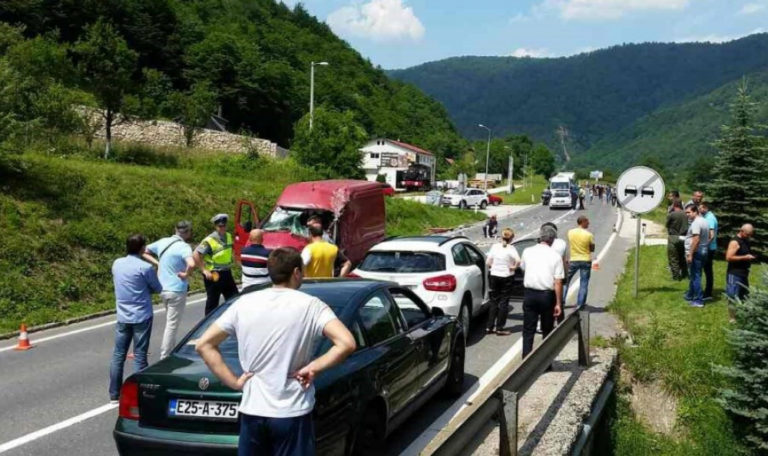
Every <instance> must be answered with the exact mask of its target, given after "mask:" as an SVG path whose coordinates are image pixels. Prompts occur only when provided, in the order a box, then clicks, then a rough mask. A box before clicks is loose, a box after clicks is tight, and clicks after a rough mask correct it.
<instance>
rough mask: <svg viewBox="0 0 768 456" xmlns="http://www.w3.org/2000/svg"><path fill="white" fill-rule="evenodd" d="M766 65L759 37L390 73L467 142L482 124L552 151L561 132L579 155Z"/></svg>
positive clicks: (445, 63) (468, 60) (446, 63)
mask: <svg viewBox="0 0 768 456" xmlns="http://www.w3.org/2000/svg"><path fill="white" fill-rule="evenodd" d="M765 68H768V34H765V33H764V34H756V35H751V36H748V37H745V38H742V39H739V40H735V41H731V42H728V43H723V44H713V43H685V44H673V43H644V44H628V45H621V46H614V47H611V48H607V49H602V50H598V51H593V52H589V53H584V54H579V55H575V56H572V57H563V58H544V59H539V58H515V57H457V58H450V59H446V60H441V61H437V62H431V63H426V64H423V65H419V66H416V67H412V68H408V69H404V70H395V71H391V72H389V74H390V76H392V77H393V78H395V79H398V80H401V81H405V82H410V83H413V84H415V85H417V86H418V87H420V88H421V89H423V90H424V91H425V92H427V93H428V94H430V95H432V96H434V97H435V98H436V99H438V100H439V101H441V102H442V103H443V104H444V105H445V107H446V109H447V110H448V112H449V113H450V115H451V117H452V118H453V120H454V122H456V125H457V127H458V128H459V131H461V132H462V133H463V134H464V135H465V136H467V137H470V138H477V139H482V137H483V135H484V134H485V132H484V131H483V130H481V129H479V128H477V124H478V123H479V122H482V123H483V124H485V125H488V126H489V127H491V128H493V131H494V135H495V136H497V137H502V136H506V135H507V134H512V133H523V134H529V135H531V136H533V137H534V138H535V139H537V140H542V141H546V142H547V143H548V144H549V145H550V147H553V148H554V147H555V146H557V145H558V139H557V136H556V134H555V131H556V130H557V129H558V128H559V127H560V126H564V127H565V128H566V129H567V130H568V133H569V134H568V145H569V148H570V149H571V150H572V151H574V154H573V155H574V156H578V154H579V153H580V152H584V151H586V150H588V149H589V148H590V147H591V146H592V145H593V144H597V143H598V142H599V141H601V140H602V139H604V138H606V137H607V136H608V135H611V134H615V133H617V132H619V131H620V130H621V129H623V128H626V127H628V126H630V125H632V124H633V123H635V122H636V121H638V120H639V119H641V118H643V117H645V116H648V115H650V114H652V113H654V112H656V111H657V110H659V109H660V108H663V107H667V106H673V105H675V104H677V103H680V102H684V101H686V100H690V99H693V98H695V97H698V96H702V95H706V94H708V93H710V92H712V91H713V90H716V89H717V88H719V87H721V86H723V85H724V84H728V83H730V82H732V81H736V80H738V79H739V78H741V77H742V76H744V75H746V74H752V73H755V72H759V71H761V70H764V69H765ZM687 135H688V136H690V135H694V136H697V135H698V133H697V132H691V131H689V132H687ZM605 147H606V145H603V146H601V150H605Z"/></svg>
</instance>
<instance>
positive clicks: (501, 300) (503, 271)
mask: <svg viewBox="0 0 768 456" xmlns="http://www.w3.org/2000/svg"><path fill="white" fill-rule="evenodd" d="M514 238H515V232H514V231H512V229H510V228H505V229H504V231H502V234H501V242H499V243H497V244H494V245H493V246H492V247H491V250H490V251H489V252H488V259H487V260H486V265H487V266H488V267H490V274H491V277H490V286H491V308H490V309H489V310H488V324H487V325H486V330H485V332H486V333H488V334H490V333H496V334H498V335H499V336H508V335H509V334H511V333H510V332H509V331H506V330H505V329H504V327H505V325H506V324H507V314H508V313H509V294H510V291H511V288H512V280H513V279H512V277H513V276H514V274H515V269H516V268H517V265H518V264H520V255H519V254H518V253H517V249H516V248H515V247H514V246H513V245H511V243H512V239H514Z"/></svg>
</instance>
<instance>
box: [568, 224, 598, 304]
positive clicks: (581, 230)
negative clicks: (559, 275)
mask: <svg viewBox="0 0 768 456" xmlns="http://www.w3.org/2000/svg"><path fill="white" fill-rule="evenodd" d="M576 223H578V225H579V226H578V228H574V229H572V230H570V231H568V244H569V245H570V246H571V260H570V263H569V267H568V277H567V279H566V281H565V287H563V288H564V289H563V301H565V299H566V296H568V295H567V292H568V286H569V285H570V283H571V279H572V278H573V276H574V275H576V272H577V271H578V272H579V297H578V299H577V300H576V306H577V308H581V307H583V306H584V305H585V304H586V303H587V290H588V287H589V276H590V274H591V272H592V252H594V251H595V236H594V235H593V234H592V233H590V232H589V231H587V228H589V219H588V218H587V217H586V216H584V215H582V216H580V217H579V218H578V219H577V220H576Z"/></svg>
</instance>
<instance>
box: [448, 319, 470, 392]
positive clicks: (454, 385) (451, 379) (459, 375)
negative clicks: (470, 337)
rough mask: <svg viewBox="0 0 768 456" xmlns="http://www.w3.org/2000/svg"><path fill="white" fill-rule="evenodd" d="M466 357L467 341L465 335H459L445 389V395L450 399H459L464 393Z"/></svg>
mask: <svg viewBox="0 0 768 456" xmlns="http://www.w3.org/2000/svg"><path fill="white" fill-rule="evenodd" d="M465 355H466V340H465V338H464V335H463V334H457V335H456V337H454V341H453V349H452V350H451V362H450V363H449V364H448V378H447V379H446V381H445V386H444V387H443V393H444V394H445V395H446V396H448V397H459V396H461V393H463V392H464V359H465Z"/></svg>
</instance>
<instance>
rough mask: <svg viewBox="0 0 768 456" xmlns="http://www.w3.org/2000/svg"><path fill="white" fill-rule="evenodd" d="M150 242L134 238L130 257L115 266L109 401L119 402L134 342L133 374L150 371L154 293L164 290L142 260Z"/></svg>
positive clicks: (114, 264)
mask: <svg viewBox="0 0 768 456" xmlns="http://www.w3.org/2000/svg"><path fill="white" fill-rule="evenodd" d="M146 245H147V241H146V240H145V239H144V236H142V235H140V234H134V235H133V236H131V237H129V238H128V240H127V241H126V242H125V246H126V251H127V255H126V256H124V257H123V258H118V259H117V260H115V262H114V263H113V264H112V277H113V279H114V283H115V303H116V307H117V324H116V325H115V349H114V351H113V352H112V362H111V364H110V366H109V399H110V401H112V402H115V403H116V402H117V401H118V399H119V398H120V387H121V386H122V385H123V364H125V357H126V355H127V353H128V347H129V346H130V345H131V340H133V352H134V356H135V358H134V371H139V370H141V369H144V368H145V367H147V351H148V349H149V336H150V334H151V333H152V297H151V294H152V293H159V292H160V291H161V290H162V287H161V286H160V282H159V281H158V280H157V273H156V272H155V268H153V267H152V265H151V264H149V263H147V262H146V261H143V260H142V259H141V257H142V255H143V254H144V251H145V246H146Z"/></svg>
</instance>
